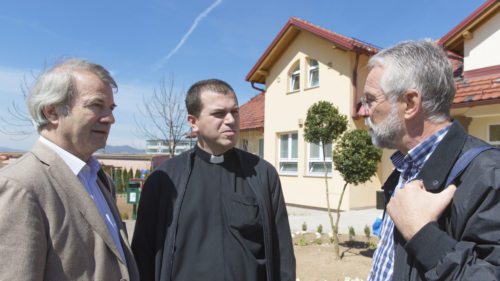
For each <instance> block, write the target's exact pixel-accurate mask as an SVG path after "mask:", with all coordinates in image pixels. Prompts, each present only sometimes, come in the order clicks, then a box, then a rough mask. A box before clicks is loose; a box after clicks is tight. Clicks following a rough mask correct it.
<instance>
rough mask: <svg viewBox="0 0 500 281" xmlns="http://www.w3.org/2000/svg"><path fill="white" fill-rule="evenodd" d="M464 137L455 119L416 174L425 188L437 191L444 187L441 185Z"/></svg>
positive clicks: (457, 155)
mask: <svg viewBox="0 0 500 281" xmlns="http://www.w3.org/2000/svg"><path fill="white" fill-rule="evenodd" d="M466 139H467V134H466V133H465V130H464V129H463V128H462V126H461V125H460V124H459V123H458V122H457V121H453V124H452V125H451V127H450V129H449V131H448V133H447V134H446V135H445V136H444V138H443V140H442V141H441V142H440V143H439V145H438V146H437V147H436V150H434V152H433V153H432V155H431V156H430V157H429V159H428V160H427V161H426V162H425V164H424V167H422V171H420V173H419V175H418V177H419V178H421V179H422V180H423V181H424V186H425V188H426V189H427V190H429V191H439V190H442V189H443V188H445V187H444V186H443V185H444V183H445V181H446V178H447V177H448V174H449V173H450V170H451V168H452V167H453V164H454V163H455V161H456V160H457V159H458V157H459V155H460V152H461V151H462V147H463V146H464V143H465V141H466Z"/></svg>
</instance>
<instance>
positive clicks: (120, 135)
mask: <svg viewBox="0 0 500 281" xmlns="http://www.w3.org/2000/svg"><path fill="white" fill-rule="evenodd" d="M483 3H484V0H416V1H415V0H414V1H410V0H385V1H384V0H383V1H368V0H359V1H345V0H342V1H338V0H310V1H305V0H253V1H241V0H240V1H236V0H144V1H131V0H121V1H102V0H99V1H98V0H86V1H67V0H64V1H63V0H59V1H52V0H47V1H35V0H19V1H0V42H1V43H0V117H1V118H3V119H0V120H2V121H1V122H2V124H0V126H1V127H3V128H7V129H11V131H12V129H22V130H23V131H27V132H31V134H30V135H29V136H24V137H21V136H9V135H5V134H2V133H0V147H9V148H14V149H19V150H28V149H29V148H30V147H31V146H32V144H33V142H34V141H35V140H36V138H37V133H36V130H35V129H34V128H33V127H31V126H26V127H22V126H14V127H13V126H10V125H8V124H7V123H6V122H4V121H5V120H11V118H12V117H11V115H9V113H8V110H9V109H12V105H13V104H16V105H18V106H19V107H20V108H22V109H24V108H25V106H24V99H23V90H22V85H26V84H27V85H30V84H31V83H32V81H33V77H34V76H35V75H36V74H38V73H40V71H41V70H43V69H44V68H46V67H47V66H51V65H53V63H54V62H57V61H60V60H61V59H63V58H69V57H78V58H84V59H87V60H90V61H92V62H96V63H99V64H101V65H103V66H104V67H106V68H107V69H108V70H110V72H111V73H112V75H113V77H114V78H115V80H116V81H117V83H118V92H117V93H116V94H115V96H114V99H115V103H116V104H117V105H118V107H117V108H116V109H115V111H114V114H115V118H116V123H115V124H114V125H113V127H112V130H111V133H110V136H109V138H108V144H110V145H130V146H133V147H136V148H144V146H145V138H144V137H143V136H141V135H140V133H139V130H138V129H137V122H136V120H137V121H139V123H142V122H146V121H147V120H146V119H145V118H144V117H143V116H142V115H141V114H140V113H139V110H138V106H140V105H141V104H143V100H144V99H147V98H148V97H150V96H151V94H152V92H153V90H154V89H158V87H159V85H160V82H161V80H162V79H164V78H165V77H171V76H172V77H174V81H175V85H176V89H177V90H178V91H180V92H184V91H185V90H186V89H187V88H189V86H190V85H191V84H193V83H195V82H196V81H199V80H202V79H208V78H219V79H222V80H225V81H227V82H228V83H230V84H231V85H232V86H233V88H234V89H235V92H236V94H237V96H238V99H239V103H240V105H241V104H244V103H245V102H247V101H248V100H250V98H251V97H253V96H255V95H257V94H258V91H256V90H255V89H253V88H252V87H251V85H250V83H249V82H247V81H245V77H246V75H247V74H248V73H249V71H250V70H251V69H252V67H253V66H254V65H255V63H256V62H257V60H258V59H259V58H260V57H261V55H262V54H263V53H264V52H265V50H266V49H267V47H268V46H269V45H270V44H271V42H272V41H273V40H274V38H275V37H276V35H277V34H278V33H279V31H280V30H281V29H282V28H283V26H284V25H285V24H286V22H287V21H288V19H289V18H290V17H298V18H301V19H304V20H307V21H309V22H311V23H313V24H316V25H319V26H321V27H323V28H326V29H329V30H331V31H334V32H337V33H340V34H342V35H345V36H349V37H353V38H356V39H359V40H362V41H364V42H368V43H370V44H374V45H376V46H379V47H389V46H391V45H393V44H395V43H397V42H399V41H402V40H414V39H423V38H431V39H439V38H440V37H442V36H443V35H445V34H446V33H447V32H449V31H450V30H451V29H452V28H454V27H455V26H456V25H458V24H459V23H460V22H461V21H462V20H464V19H465V18H466V17H467V16H468V15H470V14H471V13H472V12H473V11H474V10H475V9H477V8H478V7H479V6H480V5H481V4H483ZM258 86H259V87H264V86H263V85H258ZM24 92H26V91H24Z"/></svg>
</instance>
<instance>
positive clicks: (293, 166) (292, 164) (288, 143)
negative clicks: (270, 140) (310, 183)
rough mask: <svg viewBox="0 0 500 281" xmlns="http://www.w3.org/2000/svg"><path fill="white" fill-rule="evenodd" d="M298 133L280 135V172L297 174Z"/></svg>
mask: <svg viewBox="0 0 500 281" xmlns="http://www.w3.org/2000/svg"><path fill="white" fill-rule="evenodd" d="M297 142H298V137H297V133H290V134H283V135H281V136H280V158H279V172H280V173H281V174H293V175H294V174H297V163H298V161H297V156H298V143H297Z"/></svg>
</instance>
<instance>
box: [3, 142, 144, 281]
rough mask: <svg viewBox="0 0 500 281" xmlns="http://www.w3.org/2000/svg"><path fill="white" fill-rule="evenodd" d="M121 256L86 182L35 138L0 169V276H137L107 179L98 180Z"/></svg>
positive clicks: (31, 278) (40, 278)
mask: <svg viewBox="0 0 500 281" xmlns="http://www.w3.org/2000/svg"><path fill="white" fill-rule="evenodd" d="M98 183H99V186H100V187H101V191H102V193H103V194H104V197H105V198H106V200H107V202H108V205H109V207H110V210H111V212H112V213H113V216H114V218H115V220H116V222H117V224H118V227H119V231H120V236H121V237H120V238H121V242H122V246H123V250H124V252H125V258H126V260H122V258H120V253H119V251H118V248H117V247H116V245H115V243H114V241H113V238H112V237H111V235H110V234H109V231H108V228H107V226H106V224H105V222H104V221H103V219H102V216H101V214H100V213H99V210H98V209H97V207H96V205H95V204H94V202H93V201H92V199H91V198H90V196H89V195H88V193H87V191H86V190H85V187H84V186H82V185H81V183H80V181H79V180H78V178H77V177H76V176H75V175H74V174H73V173H72V171H71V170H70V169H69V167H68V166H67V165H66V164H65V163H64V161H63V160H62V159H61V158H60V157H59V156H58V155H57V154H56V153H55V152H53V151H52V150H51V149H49V148H48V147H47V146H45V145H44V144H42V143H40V142H37V143H36V144H35V146H34V147H33V149H32V150H31V151H30V152H27V153H26V154H25V155H23V157H21V158H20V159H18V160H17V161H15V162H14V163H12V164H10V165H8V166H7V167H5V168H4V169H2V170H0V206H1V207H2V210H1V211H0V264H1V268H2V269H1V270H0V280H58V281H61V280H139V274H138V270H137V266H136V264H135V261H134V258H133V255H132V252H131V250H130V247H129V244H128V240H127V234H126V229H125V225H124V224H123V222H122V221H121V219H120V216H119V212H118V209H117V208H116V204H115V201H114V198H113V197H112V196H111V194H110V192H109V191H108V190H109V187H110V186H109V185H111V184H112V183H111V182H110V181H108V182H102V180H99V181H98Z"/></svg>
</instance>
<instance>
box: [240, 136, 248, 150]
mask: <svg viewBox="0 0 500 281" xmlns="http://www.w3.org/2000/svg"><path fill="white" fill-rule="evenodd" d="M241 149H242V150H244V151H248V140H247V139H242V140H241Z"/></svg>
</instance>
